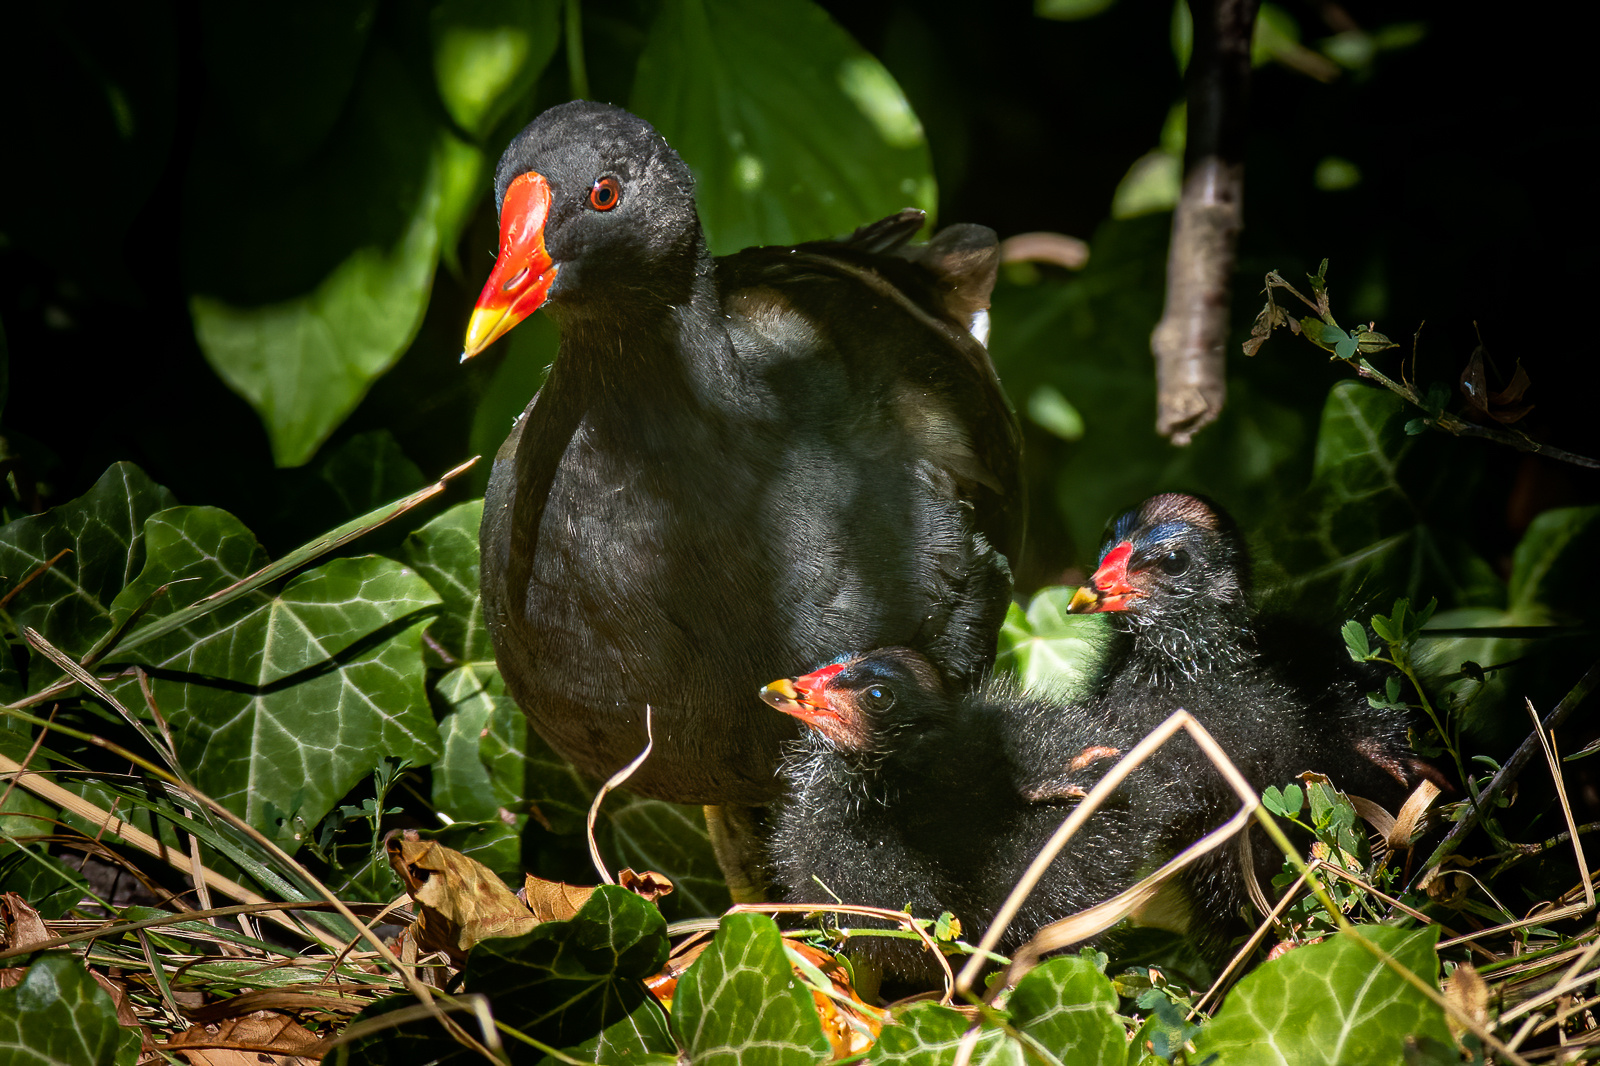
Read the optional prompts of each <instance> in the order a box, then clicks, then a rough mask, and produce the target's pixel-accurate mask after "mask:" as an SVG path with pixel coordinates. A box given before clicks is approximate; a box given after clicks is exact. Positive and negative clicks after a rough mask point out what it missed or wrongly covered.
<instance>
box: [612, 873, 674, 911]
mask: <svg viewBox="0 0 1600 1066" xmlns="http://www.w3.org/2000/svg"><path fill="white" fill-rule="evenodd" d="M617 884H619V885H621V886H622V887H623V888H625V889H627V890H628V891H629V892H632V893H633V894H634V895H636V896H640V897H642V898H643V899H644V900H646V901H647V902H649V903H654V902H655V901H656V900H658V899H660V898H661V897H662V896H670V895H671V894H672V890H673V888H674V887H675V886H674V885H673V883H672V882H671V881H669V880H667V878H665V877H663V876H662V875H661V874H658V873H656V872H655V871H654V870H646V871H645V872H644V873H642V874H640V873H634V872H633V867H631V866H624V867H623V868H622V869H621V870H620V871H619V872H618V873H617Z"/></svg>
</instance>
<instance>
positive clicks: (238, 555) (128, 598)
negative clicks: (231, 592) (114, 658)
mask: <svg viewBox="0 0 1600 1066" xmlns="http://www.w3.org/2000/svg"><path fill="white" fill-rule="evenodd" d="M144 544H145V562H144V568H143V569H142V570H140V571H139V576H138V577H136V578H134V579H133V580H132V581H130V582H128V584H127V585H125V586H124V587H123V588H122V590H121V591H120V592H118V593H117V594H116V596H115V597H114V598H113V599H112V600H111V616H112V618H113V619H115V620H116V622H117V623H118V624H121V623H123V622H124V621H126V620H127V619H128V618H129V617H131V616H132V615H133V613H134V612H135V611H137V610H139V609H140V608H141V607H143V608H145V613H144V615H143V617H142V619H141V620H142V621H147V622H148V621H154V620H155V619H157V618H162V617H165V616H166V615H169V614H171V613H172V612H173V611H176V610H178V609H179V608H181V607H183V606H185V605H187V604H191V603H194V602H196V601H197V600H202V599H204V598H205V597H207V596H209V595H211V594H212V593H213V592H217V591H219V590H221V589H224V588H227V587H228V586H229V585H232V584H233V583H234V582H236V581H238V580H239V579H240V578H243V577H245V576H246V575H248V574H252V573H254V572H255V571H257V570H259V569H260V568H261V567H263V566H265V565H266V564H267V561H268V560H267V553H266V552H265V551H263V550H262V548H261V545H260V544H259V543H257V541H256V538H255V534H254V533H251V532H250V531H249V530H248V529H246V528H245V526H244V523H243V522H241V521H239V520H238V519H237V518H235V517H234V516H233V515H231V514H229V513H228V512H227V511H224V510H222V509H221V508H218V507H189V506H179V507H171V508H168V509H167V510H165V511H160V512H158V513H156V514H153V515H151V516H150V517H149V518H148V519H146V520H145V523H144ZM163 588H165V589H166V591H165V592H162V591H161V590H162V589H163ZM147 605H148V606H147Z"/></svg>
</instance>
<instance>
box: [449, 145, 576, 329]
mask: <svg viewBox="0 0 1600 1066" xmlns="http://www.w3.org/2000/svg"><path fill="white" fill-rule="evenodd" d="M549 214H550V183H549V182H548V181H545V180H544V178H543V176H541V175H539V174H535V173H534V172H532V171H529V172H528V173H526V174H519V175H518V176H517V177H516V178H515V179H514V180H513V181H512V182H511V185H510V186H509V187H508V188H507V189H506V195H505V199H504V200H503V201H502V202H501V204H500V257H499V258H498V259H496V260H495V261H494V269H493V270H492V271H490V272H489V280H488V281H487V282H485V283H484V286H483V292H482V293H481V294H479V296H478V306H477V307H475V308H473V309H472V318H471V319H469V320H468V322H467V340H466V346H465V350H464V351H463V352H462V354H461V358H462V359H468V358H470V357H472V356H474V355H477V354H478V353H479V352H481V351H483V350H484V349H485V348H487V347H489V345H491V344H493V343H494V342H495V341H496V340H498V339H499V338H500V337H501V336H502V335H503V334H505V332H506V331H507V330H509V329H510V328H511V327H512V326H515V325H516V324H517V323H518V322H521V321H522V320H523V319H525V318H527V317H528V316H529V315H531V314H533V313H534V312H535V311H537V310H538V309H539V305H540V304H542V303H544V298H545V296H546V295H547V294H548V293H549V292H550V283H551V282H553V281H555V280H556V269H557V268H556V266H555V264H554V263H553V262H551V260H550V254H549V253H548V252H546V251H545V250H544V223H545V219H546V217H548V216H549Z"/></svg>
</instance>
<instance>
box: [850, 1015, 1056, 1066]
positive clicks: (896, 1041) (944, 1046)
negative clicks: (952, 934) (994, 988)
mask: <svg viewBox="0 0 1600 1066" xmlns="http://www.w3.org/2000/svg"><path fill="white" fill-rule="evenodd" d="M971 1027H972V1023H971V1021H969V1020H968V1019H967V1017H966V1015H964V1014H962V1013H960V1012H959V1011H955V1010H951V1009H950V1008H949V1007H941V1006H939V1005H938V1004H937V1003H916V1004H913V1005H912V1006H910V1007H907V1008H906V1009H904V1010H901V1011H897V1012H895V1014H894V1017H893V1020H892V1022H891V1023H890V1024H888V1025H885V1026H884V1027H883V1032H882V1033H880V1034H879V1035H878V1042H877V1043H876V1044H874V1045H872V1050H871V1052H869V1053H868V1054H867V1061H868V1062H870V1063H874V1064H877V1063H896V1064H902V1066H939V1064H942V1063H947V1062H953V1061H955V1054H956V1049H957V1048H958V1047H960V1045H961V1038H962V1036H963V1035H964V1034H965V1033H966V1031H967V1030H968V1029H970V1028H971ZM972 1061H973V1063H975V1064H980V1066H1022V1064H1023V1063H1024V1062H1025V1061H1027V1060H1026V1059H1025V1058H1024V1057H1023V1055H1022V1050H1021V1049H1020V1048H1019V1047H1017V1045H1016V1044H1015V1043H1014V1042H1012V1041H1008V1040H1007V1039H1006V1037H1005V1033H1004V1032H1003V1031H1002V1030H1000V1029H997V1028H988V1027H986V1030H985V1032H984V1033H983V1035H982V1036H980V1037H979V1038H978V1041H977V1046H976V1048H975V1049H974V1050H973V1054H972Z"/></svg>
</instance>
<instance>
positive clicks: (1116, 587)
mask: <svg viewBox="0 0 1600 1066" xmlns="http://www.w3.org/2000/svg"><path fill="white" fill-rule="evenodd" d="M1132 554H1133V545H1132V544H1129V543H1128V542H1127V541H1123V542H1122V543H1121V544H1118V545H1117V546H1116V547H1115V548H1112V549H1111V550H1110V551H1108V552H1106V556H1105V558H1104V559H1102V560H1100V569H1098V570H1096V571H1095V572H1094V576H1092V577H1090V578H1089V583H1088V584H1086V585H1084V586H1082V587H1081V588H1079V589H1078V591H1077V592H1074V593H1073V594H1072V601H1071V602H1070V603H1068V604H1067V610H1068V611H1070V612H1071V613H1073V614H1094V613H1096V612H1098V611H1126V610H1127V609H1128V601H1130V600H1133V599H1135V598H1137V597H1139V596H1143V595H1144V593H1143V592H1141V591H1139V589H1137V588H1135V587H1134V586H1133V584H1132V583H1131V582H1129V580H1128V557H1129V556H1131V555H1132Z"/></svg>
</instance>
